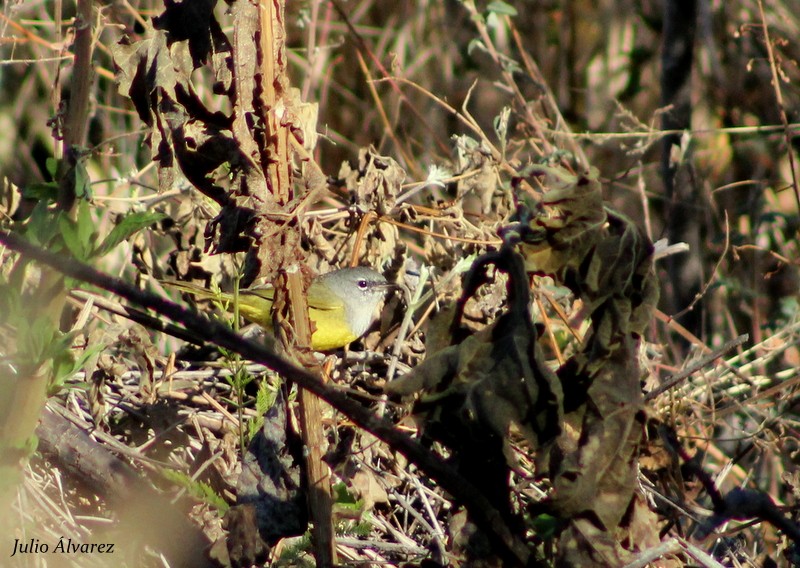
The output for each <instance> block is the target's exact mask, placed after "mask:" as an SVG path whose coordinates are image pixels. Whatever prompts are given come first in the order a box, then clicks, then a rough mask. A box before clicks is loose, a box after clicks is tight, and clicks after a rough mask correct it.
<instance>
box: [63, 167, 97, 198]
mask: <svg viewBox="0 0 800 568" xmlns="http://www.w3.org/2000/svg"><path fill="white" fill-rule="evenodd" d="M83 162H84V160H83V159H79V160H78V161H77V162H76V163H75V166H74V167H73V168H72V169H71V171H70V172H69V173H68V174H67V175H71V176H74V179H75V197H77V198H78V199H85V198H89V197H90V196H91V180H90V179H89V172H87V171H86V166H85V165H84V164H83Z"/></svg>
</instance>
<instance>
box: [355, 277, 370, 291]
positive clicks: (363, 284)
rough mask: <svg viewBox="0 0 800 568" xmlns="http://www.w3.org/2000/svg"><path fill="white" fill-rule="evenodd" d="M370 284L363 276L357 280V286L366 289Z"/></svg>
mask: <svg viewBox="0 0 800 568" xmlns="http://www.w3.org/2000/svg"><path fill="white" fill-rule="evenodd" d="M368 284H369V283H368V282H367V281H366V280H365V279H364V278H362V279H360V280H359V281H358V282H356V285H357V286H358V287H359V288H360V289H361V290H366V289H367V288H368V287H369V286H368Z"/></svg>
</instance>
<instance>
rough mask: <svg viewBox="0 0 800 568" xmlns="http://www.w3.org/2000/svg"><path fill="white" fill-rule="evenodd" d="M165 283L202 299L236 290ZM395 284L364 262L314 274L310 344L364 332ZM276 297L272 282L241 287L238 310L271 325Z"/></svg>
mask: <svg viewBox="0 0 800 568" xmlns="http://www.w3.org/2000/svg"><path fill="white" fill-rule="evenodd" d="M164 284H166V285H167V286H170V287H172V288H176V289H178V290H181V291H183V292H188V293H189V294H193V295H194V296H196V297H198V298H202V299H219V300H223V301H227V302H232V301H233V294H229V293H226V292H219V293H217V292H213V291H211V290H207V289H205V288H203V287H201V286H197V285H195V284H189V283H188V282H176V281H165V282H164ZM394 287H395V284H391V283H389V282H387V281H386V278H384V277H383V276H382V275H381V274H379V273H378V272H376V271H374V270H373V269H371V268H367V267H364V266H359V267H355V268H343V269H341V270H334V271H333V272H328V273H327V274H323V275H321V276H318V277H316V278H314V280H313V281H312V282H311V286H309V288H308V298H307V300H308V317H309V319H310V320H311V321H312V322H314V326H315V328H316V329H315V331H314V334H313V335H312V336H311V348H312V349H314V350H315V351H331V350H334V349H339V348H340V347H344V346H345V345H348V344H350V343H352V342H353V341H355V340H356V339H358V338H359V337H361V336H362V335H364V334H365V333H366V332H367V330H368V329H369V327H370V326H371V325H372V322H374V321H375V315H376V314H375V312H376V309H377V307H378V304H380V302H381V300H383V298H384V297H385V296H386V292H387V291H388V290H389V289H390V288H394ZM274 299H275V289H274V288H273V287H272V286H270V285H267V286H256V287H253V288H248V289H245V290H240V291H239V313H240V314H241V315H242V317H244V318H245V319H246V320H248V321H250V322H252V323H255V324H258V325H260V326H262V327H264V328H267V329H270V328H272V304H273V301H274Z"/></svg>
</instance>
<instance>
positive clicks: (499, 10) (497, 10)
mask: <svg viewBox="0 0 800 568" xmlns="http://www.w3.org/2000/svg"><path fill="white" fill-rule="evenodd" d="M486 11H487V12H489V13H491V14H497V15H498V16H516V15H517V9H516V8H514V6H512V5H511V4H506V3H505V2H501V1H500V0H494V2H489V5H488V6H487V7H486Z"/></svg>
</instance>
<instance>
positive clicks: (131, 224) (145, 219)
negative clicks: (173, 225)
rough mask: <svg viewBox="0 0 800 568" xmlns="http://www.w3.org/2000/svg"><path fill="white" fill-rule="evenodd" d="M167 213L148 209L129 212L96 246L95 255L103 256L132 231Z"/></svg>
mask: <svg viewBox="0 0 800 568" xmlns="http://www.w3.org/2000/svg"><path fill="white" fill-rule="evenodd" d="M166 218H167V215H165V214H163V213H154V212H149V211H140V212H136V213H131V214H130V215H128V216H127V217H125V218H124V219H122V221H120V222H119V223H117V226H116V227H114V228H113V229H111V232H110V233H109V234H108V236H107V237H106V238H105V240H104V241H103V242H102V244H101V245H100V246H99V247H98V249H97V251H96V254H97V256H103V255H105V254H107V253H109V252H110V251H111V250H112V249H113V248H114V247H116V246H117V245H118V244H120V243H121V242H122V241H124V240H125V239H128V238H130V237H131V236H132V235H133V234H134V233H136V232H137V231H140V230H141V229H144V228H145V227H149V226H150V225H152V224H153V223H157V222H159V221H161V220H162V219H166Z"/></svg>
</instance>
